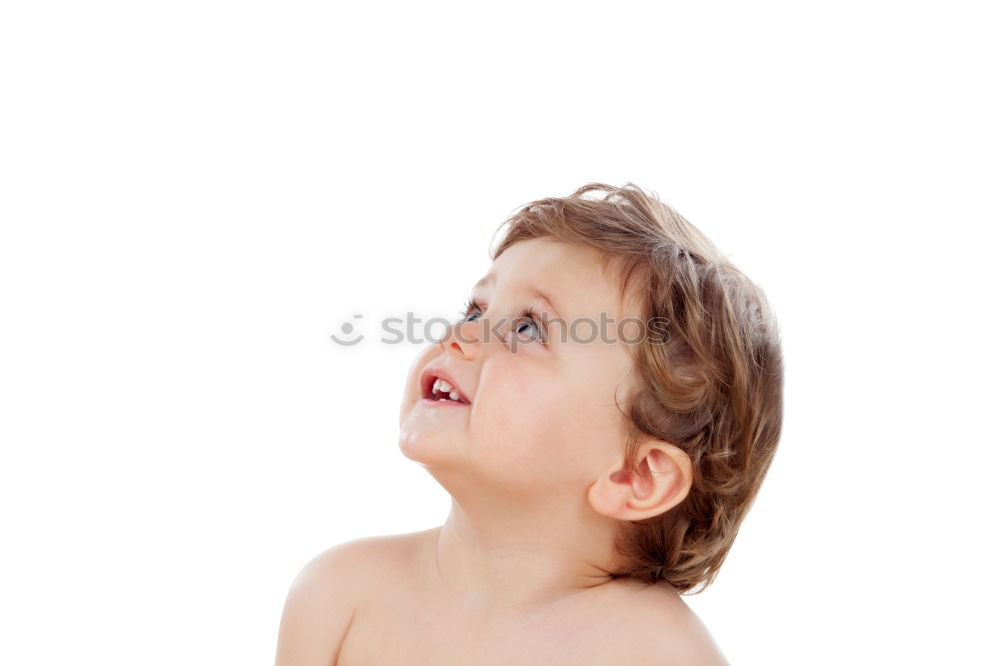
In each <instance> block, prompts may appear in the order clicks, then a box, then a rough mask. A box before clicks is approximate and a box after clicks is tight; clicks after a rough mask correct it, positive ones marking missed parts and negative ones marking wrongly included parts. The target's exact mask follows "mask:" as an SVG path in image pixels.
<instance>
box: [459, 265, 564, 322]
mask: <svg viewBox="0 0 1000 666" xmlns="http://www.w3.org/2000/svg"><path fill="white" fill-rule="evenodd" d="M491 284H493V274H492V273H490V274H487V275H486V277H484V278H482V279H481V280H479V282H477V283H476V284H475V285H474V286H473V287H472V292H473V293H475V292H477V291H479V290H480V289H482V288H484V287H488V286H490V285H491ZM527 287H528V289H529V290H530V291H531V294H532V295H533V296H537V297H539V298H541V299H542V300H544V301H545V302H546V303H547V304H548V306H549V308H550V309H551V310H552V311H553V312H554V313H555V315H556V317H561V315H560V314H559V308H557V307H556V304H555V303H554V302H553V301H552V299H551V298H549V296H548V295H547V294H546V293H545V292H543V291H542V290H540V289H538V288H537V287H535V286H534V285H531V284H529V285H527Z"/></svg>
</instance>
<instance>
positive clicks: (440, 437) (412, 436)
mask: <svg viewBox="0 0 1000 666" xmlns="http://www.w3.org/2000/svg"><path fill="white" fill-rule="evenodd" d="M419 425H420V426H425V427H418V424H414V423H410V422H404V423H403V427H402V428H400V429H399V450H400V451H401V452H402V454H403V455H404V456H406V457H407V458H409V459H410V460H413V461H416V462H419V463H423V464H425V465H431V464H434V463H438V462H444V461H445V460H447V459H449V458H453V457H454V451H453V450H451V449H452V447H453V446H454V441H455V439H456V438H455V437H454V436H449V435H447V434H445V433H442V432H441V428H440V427H438V428H433V429H432V428H427V427H426V426H427V424H426V423H423V424H419Z"/></svg>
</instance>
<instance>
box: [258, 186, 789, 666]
mask: <svg viewBox="0 0 1000 666" xmlns="http://www.w3.org/2000/svg"><path fill="white" fill-rule="evenodd" d="M503 227H506V229H505V232H504V234H503V235H502V236H501V239H500V242H499V244H498V245H497V246H496V247H495V249H494V250H493V252H492V257H493V263H492V266H491V268H490V270H489V272H488V273H487V274H486V275H485V276H484V278H483V279H482V280H480V281H479V282H478V283H477V284H476V286H475V288H474V290H473V292H472V295H471V298H470V300H469V303H468V306H467V308H466V311H465V316H464V317H462V318H461V319H460V320H459V321H458V322H457V323H456V324H455V325H454V326H453V327H451V328H450V329H449V330H448V332H447V334H446V335H445V337H444V338H443V339H442V341H441V342H440V343H438V344H434V345H432V346H431V347H429V348H427V349H425V350H424V351H423V352H422V353H421V354H420V355H419V356H418V358H417V359H416V361H415V362H414V364H413V367H412V369H411V371H410V373H409V377H408V378H407V380H406V386H405V391H404V398H403V403H402V407H401V412H400V439H399V446H400V449H401V451H402V453H403V455H405V456H406V457H407V458H410V459H411V460H414V461H416V462H418V463H420V464H421V465H422V466H424V467H425V468H426V469H427V471H428V472H429V473H430V474H431V475H432V476H433V477H434V478H435V479H436V480H437V481H438V482H439V483H440V484H441V485H442V486H443V487H444V488H445V489H446V490H447V491H448V493H449V494H450V495H451V497H452V505H451V511H450V513H449V515H448V518H447V520H446V521H445V522H444V524H443V525H442V526H440V527H437V528H434V529H431V530H426V531H422V532H416V533H412V534H403V535H393V536H382V537H370V538H365V539H359V540H355V541H351V542H348V543H344V544H341V545H338V546H335V547H334V548H331V549H330V550H328V551H326V552H324V553H322V554H320V555H319V556H317V557H316V558H315V559H313V560H312V561H311V562H309V563H308V564H307V565H306V566H305V567H304V569H303V570H302V571H301V573H300V574H299V576H298V577H297V578H296V580H295V582H294V583H293V585H292V588H291V591H290V592H289V594H288V598H287V601H286V603H285V608H284V612H283V615H282V620H281V626H280V629H279V636H278V649H277V665H278V666H332V665H334V664H339V665H340V666H368V665H375V664H379V665H381V666H395V665H403V664H406V665H409V666H412V665H423V664H426V665H434V666H443V665H456V666H458V665H463V666H470V665H471V666H492V665H497V666H499V665H501V664H502V665H505V666H511V665H514V664H523V665H529V664H531V665H539V666H542V665H544V666H556V665H559V664H564V665H567V666H568V665H571V664H572V665H574V666H585V665H590V664H603V665H609V666H610V665H630V666H636V665H644V664H648V665H650V666H652V665H654V664H655V665H657V666H666V665H668V664H687V665H692V664H706V665H707V664H724V663H726V662H725V659H724V657H723V656H722V654H721V653H720V651H719V649H718V647H717V646H716V644H715V643H714V641H713V639H712V637H711V635H710V634H709V632H708V631H707V629H706V628H705V627H704V626H703V624H702V623H701V622H700V621H699V619H698V618H697V617H696V616H695V615H694V613H693V612H692V611H691V610H690V609H689V608H688V606H687V605H686V604H685V603H684V601H683V599H682V597H681V593H691V592H699V591H701V590H703V589H704V588H705V586H707V585H708V584H710V583H711V582H712V581H713V579H714V578H715V576H716V574H717V572H718V570H719V567H720V566H721V564H722V562H723V560H724V559H725V557H726V554H727V552H728V551H729V548H730V546H731V545H732V543H733V539H734V538H735V537H736V533H737V530H738V529H739V526H740V523H741V521H742V520H743V518H744V517H745V516H746V513H747V510H748V509H749V507H750V506H751V504H752V502H753V500H754V498H755V496H756V494H757V491H758V488H759V487H760V484H761V482H762V481H763V479H764V476H765V474H766V472H767V470H768V467H769V466H770V464H771V460H772V458H773V456H774V452H775V448H776V446H777V443H778V439H779V435H780V431H781V419H782V375H783V369H782V357H781V348H780V341H779V335H778V328H777V325H776V323H775V320H774V317H773V315H772V313H771V310H770V308H769V307H768V304H767V301H766V299H765V297H764V295H763V293H762V292H761V290H760V289H759V288H758V287H757V286H756V285H755V284H754V283H753V282H752V281H750V280H749V279H748V278H747V277H746V276H745V275H743V274H742V273H741V272H740V271H739V270H738V269H736V268H735V267H734V266H733V265H732V264H731V263H730V262H729V261H728V260H727V259H726V258H725V257H724V256H723V255H722V253H721V252H720V251H719V250H718V249H717V248H716V247H715V246H714V245H713V244H712V243H711V242H710V241H709V240H708V239H707V238H706V237H705V236H704V235H703V234H701V233H700V232H699V231H698V230H697V229H695V228H694V227H693V226H692V225H691V224H690V223H688V222H687V221H686V220H685V219H684V218H682V217H681V216H680V215H678V214H677V213H676V212H675V211H674V210H672V209H671V208H669V207H668V206H666V205H664V204H663V203H661V202H660V201H659V200H658V199H657V198H656V197H655V196H651V195H649V194H646V193H645V192H643V191H642V190H640V189H639V188H637V187H635V186H634V185H631V184H629V185H626V186H625V187H622V188H615V187H611V186H608V185H601V184H589V185H585V186H584V187H581V188H580V189H578V190H577V191H576V192H574V193H573V194H571V195H569V196H568V197H563V198H548V199H542V200H539V201H535V202H533V203H531V204H529V205H527V206H525V207H524V208H522V209H521V210H520V211H518V212H517V213H516V214H514V215H513V216H512V217H511V218H510V219H508V220H507V221H506V222H505V223H504V225H502V227H501V228H503ZM377 481H378V479H377V476H375V477H373V482H374V483H376V484H377ZM372 492H389V493H391V492H392V488H380V487H378V485H374V486H373V487H372Z"/></svg>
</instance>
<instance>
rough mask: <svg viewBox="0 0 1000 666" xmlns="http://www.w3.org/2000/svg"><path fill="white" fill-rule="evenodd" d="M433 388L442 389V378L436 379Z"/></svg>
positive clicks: (434, 389) (435, 389)
mask: <svg viewBox="0 0 1000 666" xmlns="http://www.w3.org/2000/svg"><path fill="white" fill-rule="evenodd" d="M431 390H432V391H440V390H441V380H440V379H435V380H434V386H433V387H432V388H431Z"/></svg>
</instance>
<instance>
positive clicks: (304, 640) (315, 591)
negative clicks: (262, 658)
mask: <svg viewBox="0 0 1000 666" xmlns="http://www.w3.org/2000/svg"><path fill="white" fill-rule="evenodd" d="M414 537H415V535H407V534H402V535H393V536H377V537H365V538H361V539H355V540H352V541H347V542H345V543H341V544H338V545H336V546H333V547H332V548H328V549H327V550H325V551H323V552H322V553H320V554H319V555H316V556H315V557H314V558H312V559H311V560H309V562H307V563H306V564H305V566H303V567H302V569H301V570H300V571H299V573H298V575H297V576H296V577H295V580H294V581H293V582H292V585H291V588H290V589H289V591H288V596H287V598H286V599H285V606H284V609H283V610H282V615H281V625H280V627H279V630H278V647H277V658H276V661H275V663H276V665H277V666H314V665H315V666H320V665H321V664H322V665H323V666H329V664H334V663H336V660H337V656H338V653H339V651H340V646H341V644H342V643H343V641H344V637H345V636H346V635H347V632H348V631H349V629H350V626H351V622H352V621H353V619H354V615H355V611H356V609H357V608H358V606H359V605H360V604H361V603H363V602H364V600H365V598H366V597H367V596H368V595H370V594H371V593H372V591H373V589H374V588H375V587H376V585H377V582H378V581H379V580H380V579H381V578H382V572H385V571H392V570H395V569H394V568H395V567H396V565H398V563H399V562H401V561H402V559H401V558H404V557H405V556H406V555H407V553H408V552H410V551H411V550H412V548H413V547H414V544H415V543H417V540H416V539H415V538H414Z"/></svg>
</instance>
